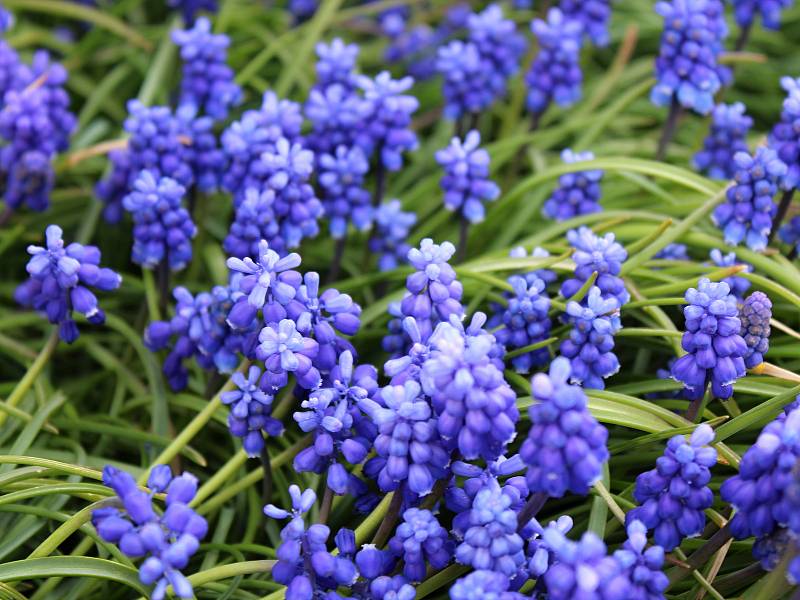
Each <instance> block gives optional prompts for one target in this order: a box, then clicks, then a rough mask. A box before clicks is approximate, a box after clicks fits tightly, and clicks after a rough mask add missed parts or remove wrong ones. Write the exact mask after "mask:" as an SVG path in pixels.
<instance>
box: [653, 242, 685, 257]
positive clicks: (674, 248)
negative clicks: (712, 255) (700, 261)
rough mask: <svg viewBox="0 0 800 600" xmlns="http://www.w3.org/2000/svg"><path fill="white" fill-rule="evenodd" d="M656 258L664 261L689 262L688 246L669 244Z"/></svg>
mask: <svg viewBox="0 0 800 600" xmlns="http://www.w3.org/2000/svg"><path fill="white" fill-rule="evenodd" d="M655 258H660V259H663V260H689V252H688V250H687V248H686V244H675V243H672V244H667V245H666V246H664V247H663V248H662V249H661V250H659V251H658V253H657V254H656V255H655Z"/></svg>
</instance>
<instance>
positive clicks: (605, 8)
mask: <svg viewBox="0 0 800 600" xmlns="http://www.w3.org/2000/svg"><path fill="white" fill-rule="evenodd" d="M558 7H559V8H560V9H561V12H563V13H564V16H566V17H567V18H569V19H573V20H575V21H578V22H579V23H580V24H581V25H583V31H584V33H585V34H586V35H587V36H588V37H589V38H591V40H592V43H593V44H595V45H596V46H606V45H608V21H609V20H610V19H611V0H561V1H560V2H559V3H558Z"/></svg>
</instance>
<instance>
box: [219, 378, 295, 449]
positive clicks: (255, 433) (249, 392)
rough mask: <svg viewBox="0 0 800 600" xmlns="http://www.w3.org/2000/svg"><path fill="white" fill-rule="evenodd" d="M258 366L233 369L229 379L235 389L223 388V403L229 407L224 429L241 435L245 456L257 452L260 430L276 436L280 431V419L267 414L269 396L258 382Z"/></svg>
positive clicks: (261, 441) (261, 439)
mask: <svg viewBox="0 0 800 600" xmlns="http://www.w3.org/2000/svg"><path fill="white" fill-rule="evenodd" d="M260 379H261V369H259V368H258V367H256V366H251V367H250V369H249V370H248V371H247V377H245V375H244V373H240V372H238V371H237V372H236V373H234V374H233V377H231V380H232V381H233V383H234V384H235V385H236V388H237V389H235V390H230V391H228V392H223V393H222V395H221V396H220V400H222V403H223V404H226V405H228V406H230V407H231V412H230V414H229V415H228V429H230V431H231V433H232V434H233V435H235V436H236V437H240V438H242V446H243V447H244V450H245V452H247V455H248V456H251V457H253V456H258V455H259V454H261V451H262V450H263V449H264V434H266V435H271V436H278V435H280V434H281V433H282V432H283V423H281V422H280V421H279V420H278V419H275V418H273V417H272V416H271V414H272V401H273V396H272V395H271V394H268V393H267V392H265V391H263V390H262V389H261V387H260V385H259V380H260Z"/></svg>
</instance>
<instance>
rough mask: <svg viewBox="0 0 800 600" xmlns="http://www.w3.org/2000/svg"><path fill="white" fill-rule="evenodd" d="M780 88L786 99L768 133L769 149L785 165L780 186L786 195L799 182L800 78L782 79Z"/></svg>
mask: <svg viewBox="0 0 800 600" xmlns="http://www.w3.org/2000/svg"><path fill="white" fill-rule="evenodd" d="M781 87H782V88H783V89H784V90H785V91H786V98H785V99H784V101H783V106H782V109H781V118H780V121H778V123H776V124H775V126H774V127H773V128H772V131H771V132H770V135H769V147H770V148H773V149H774V150H775V152H776V153H777V155H778V158H779V159H780V160H781V161H783V162H784V163H785V164H786V173H784V174H783V175H782V176H781V181H780V185H781V188H782V189H783V190H785V191H786V192H787V193H788V192H791V191H793V190H794V189H795V188H796V187H797V185H798V182H800V134H798V131H799V130H800V78H797V79H794V78H792V77H782V78H781Z"/></svg>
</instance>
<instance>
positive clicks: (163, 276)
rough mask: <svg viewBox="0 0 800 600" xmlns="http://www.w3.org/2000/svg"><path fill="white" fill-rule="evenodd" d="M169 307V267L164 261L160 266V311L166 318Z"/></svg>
mask: <svg viewBox="0 0 800 600" xmlns="http://www.w3.org/2000/svg"><path fill="white" fill-rule="evenodd" d="M168 305H169V265H167V262H166V260H162V261H161V262H160V263H159V265H158V309H159V313H161V315H163V316H164V317H166V315H167V306H168Z"/></svg>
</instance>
